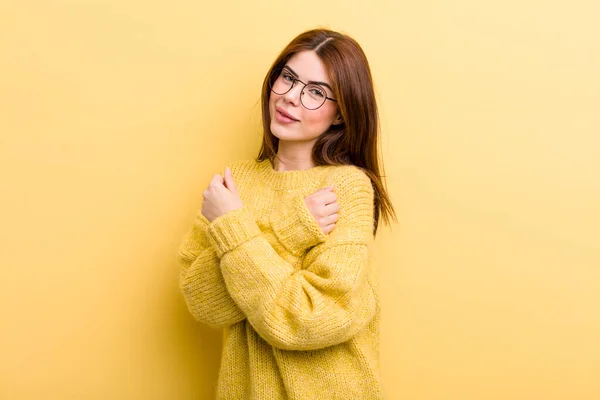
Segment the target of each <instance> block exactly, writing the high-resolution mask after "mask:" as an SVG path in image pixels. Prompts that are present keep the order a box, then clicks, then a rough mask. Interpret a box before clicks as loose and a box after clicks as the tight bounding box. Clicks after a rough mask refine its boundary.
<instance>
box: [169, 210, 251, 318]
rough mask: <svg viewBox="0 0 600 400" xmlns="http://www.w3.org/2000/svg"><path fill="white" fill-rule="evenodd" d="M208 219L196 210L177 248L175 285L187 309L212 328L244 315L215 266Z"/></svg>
mask: <svg viewBox="0 0 600 400" xmlns="http://www.w3.org/2000/svg"><path fill="white" fill-rule="evenodd" d="M208 225H209V221H208V220H207V219H206V218H205V217H204V216H203V215H202V214H201V213H200V212H198V213H197V214H196V218H195V221H194V225H193V227H192V229H191V230H190V231H189V232H188V234H187V235H186V237H185V239H184V240H183V243H182V244H181V246H180V248H179V257H178V261H179V266H180V275H179V287H180V290H181V292H182V293H183V297H184V299H185V302H186V304H187V306H188V309H189V311H190V313H191V314H192V315H193V316H194V317H195V318H196V319H197V320H198V321H201V322H204V323H206V324H208V325H210V326H212V327H215V328H222V327H225V326H229V325H232V324H234V323H236V322H239V321H241V320H243V319H244V318H246V316H245V315H244V313H243V312H242V311H241V310H240V309H239V307H238V306H237V305H236V303H235V302H234V301H233V300H232V298H231V296H230V295H229V292H228V291H227V288H226V287H225V283H224V282H223V276H222V274H221V269H220V267H219V262H220V261H219V257H218V256H217V252H216V250H215V248H214V246H213V245H212V244H211V242H210V241H209V239H208V237H207V236H206V230H207V228H208Z"/></svg>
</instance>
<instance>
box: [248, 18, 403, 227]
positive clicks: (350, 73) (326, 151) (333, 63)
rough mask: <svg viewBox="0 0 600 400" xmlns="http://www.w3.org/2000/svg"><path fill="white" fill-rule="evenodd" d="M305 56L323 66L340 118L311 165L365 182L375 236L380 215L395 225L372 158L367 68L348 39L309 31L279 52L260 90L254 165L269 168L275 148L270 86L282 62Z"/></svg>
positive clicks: (374, 117) (374, 129) (374, 115)
mask: <svg viewBox="0 0 600 400" xmlns="http://www.w3.org/2000/svg"><path fill="white" fill-rule="evenodd" d="M305 50H312V51H314V52H315V53H316V54H317V55H318V56H319V58H320V59H321V60H322V61H323V63H324V64H325V67H326V69H327V71H328V74H329V78H330V79H331V82H332V89H333V94H334V97H335V99H336V100H337V105H338V107H339V111H340V115H341V117H342V123H341V124H336V125H332V126H331V127H330V128H329V129H328V130H327V131H326V132H324V133H323V134H322V135H321V136H319V137H318V138H317V141H316V142H315V145H314V147H313V154H312V157H313V161H314V163H315V164H316V165H354V166H356V167H359V168H360V169H361V170H363V171H364V172H365V173H366V174H367V175H368V176H369V178H370V179H371V182H372V185H373V189H374V194H375V204H374V219H375V221H374V228H373V234H374V235H375V234H376V233H377V227H378V225H379V215H380V214H381V215H382V216H383V219H384V221H385V222H386V224H388V225H389V223H390V220H391V219H394V220H396V214H395V212H394V208H393V206H392V203H391V201H390V198H389V195H388V194H387V191H386V188H385V186H384V182H383V180H382V175H381V174H380V164H379V163H380V160H379V158H378V153H377V151H378V148H377V146H378V134H379V116H378V112H377V103H376V101H375V92H374V89H373V80H372V77H371V71H370V68H369V63H368V61H367V57H366V56H365V53H364V52H363V50H362V49H361V47H360V46H359V44H358V43H357V42H356V41H355V40H354V39H352V38H351V37H349V36H347V35H344V34H341V33H338V32H335V31H331V30H327V29H314V30H310V31H307V32H304V33H302V34H300V35H299V36H297V37H296V38H295V39H293V40H292V41H291V42H290V43H289V44H288V45H287V47H286V48H285V49H283V51H282V52H281V54H280V55H279V56H278V57H277V59H276V60H275V62H274V63H273V65H272V66H271V68H270V69H269V72H268V73H267V76H266V77H265V80H264V82H263V86H262V96H261V102H262V120H263V128H264V134H263V142H262V146H261V149H260V152H259V155H258V157H257V161H264V160H266V159H269V160H270V161H271V162H272V161H273V159H274V158H275V156H276V155H277V149H278V144H279V139H278V138H277V137H276V136H274V135H273V133H272V132H271V128H270V126H271V116H270V113H269V97H270V95H271V89H270V86H271V84H272V83H273V82H274V80H275V79H277V75H278V73H279V71H280V70H281V68H282V67H283V66H284V65H285V64H286V63H287V61H288V60H289V59H290V58H291V57H292V56H293V55H294V54H296V53H299V52H301V51H305ZM382 167H383V166H381V170H382V169H383V168H382Z"/></svg>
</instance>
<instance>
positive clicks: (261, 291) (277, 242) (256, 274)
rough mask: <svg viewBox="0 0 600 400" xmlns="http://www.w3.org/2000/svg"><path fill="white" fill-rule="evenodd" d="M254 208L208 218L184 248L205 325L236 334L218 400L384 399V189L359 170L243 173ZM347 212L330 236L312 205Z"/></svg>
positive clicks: (252, 169) (249, 166)
mask: <svg viewBox="0 0 600 400" xmlns="http://www.w3.org/2000/svg"><path fill="white" fill-rule="evenodd" d="M231 170H232V172H233V177H234V179H235V182H236V186H237V188H238V190H239V193H240V197H241V199H242V201H243V202H244V207H243V208H241V209H237V210H234V211H231V212H229V213H227V214H225V215H222V216H220V217H218V218H216V219H215V220H213V221H212V223H210V222H209V221H208V220H207V219H206V218H205V217H204V216H203V215H202V214H201V213H200V212H198V213H197V215H196V219H195V222H194V225H193V227H192V229H191V230H190V232H189V233H188V234H187V235H186V237H185V239H184V240H183V242H182V245H181V248H180V255H179V261H180V265H181V276H180V287H181V291H182V293H183V295H184V297H185V301H186V303H187V305H188V308H189V310H190V312H191V313H192V314H193V315H194V317H195V318H196V319H197V320H199V321H202V322H203V323H206V324H208V325H210V326H212V327H219V328H224V329H225V330H224V335H223V350H222V358H221V367H220V373H219V381H218V388H217V398H218V399H228V400H229V399H231V400H244V399H257V400H258V399H260V400H263V399H264V400H278V399H294V400H321V399H326V400H329V399H343V400H349V399H381V398H382V390H381V385H380V377H379V314H380V307H379V299H378V296H379V290H378V285H377V280H376V275H375V270H374V268H373V265H372V263H371V262H370V259H371V257H370V255H371V253H370V250H371V248H372V243H373V215H374V214H373V195H374V192H373V187H372V185H371V181H370V179H369V178H368V176H367V175H366V174H365V173H363V172H362V171H361V170H360V169H359V168H357V167H354V166H317V167H314V168H311V169H308V170H304V171H275V170H274V169H273V167H272V166H271V162H270V161H269V160H265V161H263V162H256V161H254V160H247V161H241V162H237V163H235V164H234V165H231ZM331 184H333V185H334V192H335V194H336V195H337V201H338V203H339V205H340V212H339V219H338V221H337V223H336V226H335V229H334V230H333V231H332V232H331V233H329V234H328V235H325V234H324V233H323V232H322V231H321V230H320V228H319V226H318V224H317V222H316V221H315V220H314V218H313V216H312V215H311V213H310V212H309V210H308V209H307V208H306V206H305V203H304V197H305V196H308V195H310V194H312V193H314V192H315V191H317V190H319V189H321V188H324V187H325V186H328V185H331Z"/></svg>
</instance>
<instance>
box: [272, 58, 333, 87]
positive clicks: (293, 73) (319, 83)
mask: <svg viewBox="0 0 600 400" xmlns="http://www.w3.org/2000/svg"><path fill="white" fill-rule="evenodd" d="M283 67H284V68H285V69H287V70H289V71H290V72H291V73H292V75H294V76H295V77H296V78H298V74H297V73H296V71H294V70H293V69H291V68H290V66H289V65H287V64H286V65H284V66H283ZM307 83H314V84H317V85H322V86H326V87H327V88H329V90H331V91H332V92H333V89H332V88H331V86H329V84H328V83H326V82H319V81H308V82H307Z"/></svg>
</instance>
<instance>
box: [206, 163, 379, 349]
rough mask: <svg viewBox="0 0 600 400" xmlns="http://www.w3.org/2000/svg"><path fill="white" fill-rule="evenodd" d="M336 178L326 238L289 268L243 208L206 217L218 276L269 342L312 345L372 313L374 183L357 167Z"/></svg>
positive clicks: (340, 335) (326, 342) (361, 323)
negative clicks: (336, 206) (332, 220)
mask: <svg viewBox="0 0 600 400" xmlns="http://www.w3.org/2000/svg"><path fill="white" fill-rule="evenodd" d="M344 172H345V173H344V174H340V175H339V176H338V177H336V180H335V182H334V186H335V191H336V194H337V195H338V200H339V203H340V207H341V209H340V213H339V214H340V217H339V220H338V222H337V224H336V228H335V230H334V231H333V232H332V233H331V234H330V235H329V238H328V240H326V241H325V242H321V243H320V244H318V245H316V246H314V247H313V248H312V249H311V250H310V251H309V253H308V254H307V255H306V257H305V259H304V268H303V269H301V270H295V269H294V268H293V267H292V266H291V265H290V264H289V263H287V262H286V261H285V260H284V259H283V258H282V257H280V256H279V255H278V254H277V252H275V250H274V249H273V248H272V247H271V245H270V244H269V242H268V241H267V240H266V239H265V238H264V237H263V235H262V234H261V232H260V229H259V228H258V226H257V225H256V221H255V219H254V217H253V216H252V215H251V213H250V212H249V210H248V209H247V208H246V207H243V208H241V209H237V210H233V211H231V212H228V213H227V214H225V215H222V216H220V217H218V218H216V219H215V220H213V222H212V223H211V224H210V226H209V228H208V231H207V233H208V236H209V237H210V239H211V240H212V241H213V242H214V243H215V249H216V251H217V255H218V256H219V257H221V271H222V276H223V279H224V282H225V284H226V286H227V289H228V290H229V293H230V294H231V297H232V298H233V300H234V301H235V302H236V303H237V305H238V306H239V308H240V309H241V310H242V312H243V313H245V315H246V316H247V318H248V321H249V322H250V324H251V325H252V326H253V327H254V329H255V330H256V331H257V332H258V333H259V334H260V335H261V336H262V337H263V338H264V339H265V340H266V341H267V342H269V343H270V344H271V345H273V346H275V347H278V348H282V349H288V350H311V349H318V348H323V347H327V346H331V345H334V344H338V343H342V342H345V341H347V340H349V339H350V338H352V337H353V336H354V335H355V334H356V333H357V332H359V331H360V330H362V329H363V328H364V327H365V326H366V325H367V324H368V323H369V322H370V321H371V319H372V318H373V316H374V314H375V312H376V308H377V298H376V294H375V293H374V291H373V289H372V286H371V282H370V280H369V275H370V273H369V272H370V271H369V263H368V253H367V249H368V244H369V243H370V242H371V241H372V238H373V187H372V186H371V181H370V179H369V178H368V177H367V176H366V175H365V174H364V173H362V172H361V171H359V170H358V169H355V168H352V169H346V170H344Z"/></svg>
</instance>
